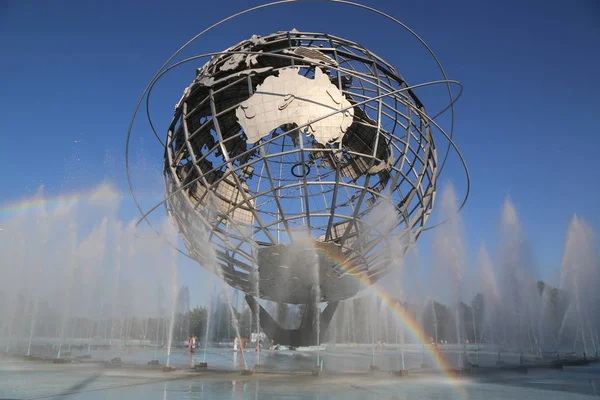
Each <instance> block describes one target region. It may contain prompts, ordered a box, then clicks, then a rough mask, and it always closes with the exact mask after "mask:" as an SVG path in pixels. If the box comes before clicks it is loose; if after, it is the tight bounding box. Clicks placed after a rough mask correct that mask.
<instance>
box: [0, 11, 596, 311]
mask: <svg viewBox="0 0 600 400" xmlns="http://www.w3.org/2000/svg"><path fill="white" fill-rule="evenodd" d="M363 3H364V4H368V5H371V6H375V7H377V8H379V9H381V10H382V11H385V12H387V13H389V14H391V15H393V16H395V17H397V18H398V19H400V20H401V21H403V22H404V23H406V24H407V25H408V26H410V27H411V28H412V29H414V30H415V31H416V32H417V33H418V34H419V35H421V37H422V38H423V39H425V40H426V41H427V43H428V44H429V45H430V46H431V48H432V49H433V50H434V51H435V52H436V53H437V55H438V57H439V58H440V60H441V62H442V64H443V65H444V68H445V69H446V71H447V73H448V75H449V77H450V79H456V80H458V81H460V82H461V83H462V84H463V85H464V87H465V92H464V95H463V97H462V98H461V99H460V100H459V102H458V103H457V108H456V113H457V114H456V118H457V120H456V121H457V122H456V131H455V134H456V137H455V138H456V142H457V144H458V146H459V147H460V149H461V151H462V152H463V155H464V157H465V158H466V160H467V163H468V166H469V170H470V172H471V178H472V189H471V196H470V199H469V202H468V204H467V207H466V209H465V210H464V212H463V214H462V217H463V221H464V224H465V227H466V230H467V233H468V247H469V249H470V252H471V253H472V254H475V253H476V250H477V248H478V246H479V244H480V243H481V242H482V241H485V242H486V243H488V245H489V247H491V248H492V253H493V247H494V245H495V243H496V242H497V239H498V234H497V232H498V226H499V223H500V213H501V209H502V204H503V202H504V200H505V199H506V197H507V196H510V197H511V198H512V200H513V202H514V204H515V206H516V209H517V212H518V213H519V216H520V218H521V220H522V223H523V226H524V229H525V231H526V232H527V235H528V237H529V239H530V241H531V245H532V247H533V252H534V255H535V263H536V269H537V270H538V271H539V275H540V277H541V278H543V279H548V280H551V281H554V282H555V283H556V278H557V268H558V266H559V264H560V259H561V255H562V249H563V241H564V237H565V233H566V229H567V225H568V222H569V219H570V218H571V217H572V215H573V214H574V213H577V214H578V215H580V216H582V217H583V218H584V219H586V220H587V221H588V222H589V223H590V224H591V225H592V226H593V227H594V228H595V229H596V230H598V228H599V227H600V212H599V211H598V204H599V203H600V179H599V175H600V166H599V164H598V149H599V147H600V128H599V125H598V117H599V114H600V100H599V93H600V80H599V74H600V51H599V49H600V3H599V2H597V1H595V0H575V1H570V2H566V1H557V0H528V1H522V0H506V1H502V2H498V1H481V0H456V1H433V0H418V1H417V0H411V1H364V2H363ZM206 4H210V6H206ZM257 4H259V3H258V2H256V1H249V2H246V1H239V0H235V1H229V0H224V1H220V2H204V1H196V2H158V1H123V0H121V1H101V2H100V1H97V2H86V1H70V0H61V1H43V2H42V1H35V2H34V1H6V0H0V49H1V54H2V56H1V57H0V110H1V111H0V134H1V137H2V145H1V146H0V159H1V160H2V162H3V165H4V167H3V172H2V173H0V204H8V203H12V202H15V201H19V199H22V198H25V197H28V196H31V195H33V194H34V193H35V191H36V189H37V188H38V187H39V186H40V185H41V184H43V185H45V191H46V193H47V195H48V196H50V197H52V196H56V195H59V194H61V193H77V192H82V191H86V190H89V189H90V188H92V187H93V186H95V185H97V184H99V183H101V182H103V181H110V182H112V184H113V185H114V186H115V187H116V188H118V190H119V191H122V192H123V203H122V207H121V214H122V215H121V218H123V219H125V220H130V219H132V218H134V217H136V216H137V214H136V212H137V211H136V210H135V209H134V207H133V202H132V201H131V199H130V197H129V195H128V194H127V183H126V179H125V170H124V152H125V136H126V132H127V127H128V123H129V119H130V118H131V113H132V111H133V108H134V106H135V103H136V102H137V99H138V97H139V96H140V94H141V92H142V90H143V89H144V87H145V85H146V84H147V82H148V81H149V79H150V78H151V77H152V75H153V74H154V72H156V70H157V69H158V68H159V67H160V65H161V64H162V63H163V62H164V61H165V60H166V59H167V58H168V57H169V56H170V55H171V53H173V51H175V50H176V49H177V48H178V47H179V46H180V45H182V44H183V43H185V42H186V41H187V40H188V39H189V38H191V37H192V36H194V35H195V34H196V33H198V32H200V31H201V30H202V29H204V28H206V27H207V26H209V25H210V24H212V23H213V22H216V21H217V20H220V19H221V18H224V17H226V16H228V15H230V14H232V13H234V12H237V11H240V10H242V9H245V8H248V7H250V6H254V5H257ZM292 28H297V29H299V30H307V31H311V30H313V31H325V32H328V33H332V34H336V35H338V36H342V37H345V38H347V39H350V40H354V41H357V42H359V43H361V44H363V45H364V46H366V47H367V48H369V49H371V50H372V51H373V52H375V53H376V54H378V55H379V56H381V57H382V58H384V59H386V60H387V61H389V62H390V63H391V64H393V65H395V66H396V67H397V69H398V70H399V71H400V73H401V74H402V75H403V76H404V78H405V79H406V80H407V81H408V82H409V83H411V84H416V83H420V82H424V81H427V80H435V79H440V78H441V77H440V75H439V73H437V72H436V70H435V65H433V62H432V61H431V59H429V58H428V57H427V54H426V53H425V52H424V51H423V49H422V48H420V47H419V45H418V43H417V42H416V41H415V39H414V38H412V37H411V36H409V35H408V34H407V33H406V32H405V31H402V30H401V29H399V28H398V27H397V26H395V25H394V24H393V23H391V22H389V21H385V20H382V19H381V18H379V17H376V16H374V15H372V14H369V13H368V12H365V11H361V10H358V9H354V8H352V7H349V6H344V5H331V4H323V3H321V2H304V3H301V4H291V5H283V6H278V7H275V8H272V9H269V10H265V11H259V12H257V13H254V14H252V15H251V16H245V17H242V18H239V19H237V20H235V21H234V22H230V23H227V24H225V25H223V26H222V27H220V28H218V29H217V30H215V31H213V32H211V33H210V34H208V35H207V36H205V37H204V38H202V39H200V40H199V41H198V42H196V43H195V44H194V45H193V46H191V47H190V48H189V49H188V50H186V52H184V54H183V56H190V55H194V54H198V53H205V52H210V51H219V50H222V49H224V48H226V47H229V46H230V45H232V44H234V43H237V42H239V41H241V40H244V39H246V38H248V37H250V36H251V35H252V34H253V33H257V34H263V35H264V34H269V33H272V32H274V31H277V30H288V29H292ZM200 65H201V63H200V62H198V63H197V64H193V63H192V64H187V65H185V66H183V67H182V68H180V69H179V70H177V71H176V72H175V73H173V74H171V75H169V76H168V77H167V79H165V80H164V81H163V82H162V83H161V84H160V85H158V86H157V87H156V89H155V92H154V93H153V101H152V110H153V113H154V117H155V123H156V126H157V128H158V130H159V133H161V134H163V135H164V133H165V132H166V128H167V125H168V123H169V121H170V118H171V117H172V115H173V107H174V105H175V103H176V102H177V101H178V100H179V98H180V96H181V93H182V90H183V89H184V88H185V87H186V86H187V85H188V84H189V82H191V80H192V79H193V77H194V73H195V68H197V67H199V66H200ZM443 95H444V92H443V90H437V91H426V92H424V94H423V96H424V97H425V98H426V99H429V101H430V103H426V105H432V108H433V109H435V108H436V106H438V105H441V104H442V103H443V100H445V99H444V98H443ZM133 146H134V152H133V167H134V169H135V171H134V172H135V174H134V178H135V179H136V188H137V189H138V190H139V191H140V193H142V197H143V199H144V201H145V202H146V203H147V204H150V203H151V202H152V200H156V199H160V197H161V196H162V188H161V186H160V182H159V179H158V178H159V177H160V169H161V158H162V151H161V149H160V146H158V145H157V144H156V143H155V141H153V136H152V134H151V132H150V130H149V129H148V127H147V125H146V124H145V123H144V118H143V116H142V118H140V119H139V120H138V123H136V125H135V131H134V137H133ZM441 179H442V181H452V182H453V183H454V184H455V186H456V187H457V191H458V193H459V194H460V193H462V190H464V177H463V175H462V173H461V171H460V168H459V164H458V162H457V158H456V157H451V160H450V164H449V166H448V168H447V170H445V172H444V175H443V176H442V178H441ZM3 217H6V215H5V216H3ZM430 241H431V235H428V234H424V235H423V236H422V237H421V239H420V245H419V246H420V248H421V250H422V252H425V253H427V250H428V248H429V245H428V243H429V242H430ZM182 268H183V270H184V275H183V276H184V279H187V280H191V281H194V280H196V279H202V277H203V276H204V275H203V273H201V272H198V268H197V267H196V266H195V265H193V264H192V263H190V262H187V263H184V264H183V267H182ZM190 286H192V287H193V285H190ZM193 292H194V291H193V290H192V302H193V303H194V302H199V301H201V297H200V296H201V295H200V294H194V293H193Z"/></svg>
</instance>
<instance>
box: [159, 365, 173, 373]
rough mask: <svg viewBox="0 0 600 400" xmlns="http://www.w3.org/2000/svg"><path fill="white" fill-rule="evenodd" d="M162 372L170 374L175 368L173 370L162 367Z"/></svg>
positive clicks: (168, 367)
mask: <svg viewBox="0 0 600 400" xmlns="http://www.w3.org/2000/svg"><path fill="white" fill-rule="evenodd" d="M162 371H163V372H172V371H175V368H173V367H171V366H164V367H162Z"/></svg>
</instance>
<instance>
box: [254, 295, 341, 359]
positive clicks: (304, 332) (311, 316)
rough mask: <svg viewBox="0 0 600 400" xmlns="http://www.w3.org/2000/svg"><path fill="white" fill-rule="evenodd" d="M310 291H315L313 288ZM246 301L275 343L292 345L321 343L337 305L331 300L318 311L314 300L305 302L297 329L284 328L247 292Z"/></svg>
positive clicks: (315, 344)
mask: <svg viewBox="0 0 600 400" xmlns="http://www.w3.org/2000/svg"><path fill="white" fill-rule="evenodd" d="M312 291H313V292H315V293H316V291H315V289H313V290H312ZM246 302H247V303H248V306H249V307H250V309H251V310H252V312H253V313H254V314H256V313H257V312H258V313H259V319H260V326H261V328H262V330H263V332H265V334H266V335H267V336H268V337H269V338H271V339H272V340H274V341H275V343H278V344H281V345H284V346H292V347H300V346H317V345H319V344H321V343H323V342H324V341H325V338H326V334H327V330H328V328H329V324H330V322H331V319H332V318H333V315H334V314H335V310H336V308H337V305H338V302H337V301H332V302H329V303H328V304H327V306H326V307H325V309H324V310H323V311H320V309H319V308H318V307H317V304H316V302H314V303H312V304H306V305H305V309H304V315H303V316H302V322H301V323H300V326H299V327H298V329H285V328H283V327H282V326H281V325H280V324H279V323H278V322H277V321H275V319H273V317H271V315H269V313H268V312H267V311H266V310H265V309H264V308H263V306H261V305H260V304H259V303H258V301H256V299H255V298H254V297H253V296H251V295H249V294H247V295H246ZM316 318H319V336H318V337H317V329H316V328H317V324H315V323H314V322H315V321H316Z"/></svg>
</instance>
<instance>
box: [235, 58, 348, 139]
mask: <svg viewBox="0 0 600 400" xmlns="http://www.w3.org/2000/svg"><path fill="white" fill-rule="evenodd" d="M299 72H300V70H299V68H293V67H290V68H283V69H280V70H279V75H278V76H274V75H273V76H269V77H268V78H267V79H265V81H264V82H263V83H262V84H261V85H258V86H257V88H256V92H255V93H254V94H253V95H252V96H251V97H250V98H249V99H248V100H246V101H244V102H242V103H241V104H240V106H239V107H238V108H237V109H236V111H235V115H236V117H237V119H238V122H239V123H240V125H241V126H242V128H243V129H244V132H245V133H246V136H247V138H248V143H256V142H258V141H259V140H260V139H261V138H263V137H266V136H267V135H269V133H270V132H271V131H272V130H273V129H276V128H278V127H279V126H281V125H283V124H296V125H298V126H300V127H302V126H305V125H306V127H307V129H306V130H305V132H306V133H307V134H308V135H312V136H313V137H314V138H315V140H316V141H317V142H319V143H321V144H323V145H325V144H328V143H335V142H339V141H341V140H342V138H343V136H344V134H345V133H346V130H347V129H348V128H349V127H350V125H352V121H353V119H354V109H353V108H352V105H351V104H350V102H349V101H348V100H347V99H346V97H344V95H343V94H342V92H340V90H339V89H338V88H337V86H335V85H333V84H332V83H331V82H330V81H329V77H328V76H327V75H326V74H325V73H323V72H322V71H321V70H320V69H319V68H318V67H316V68H315V77H314V78H313V79H310V78H306V77H304V76H302V75H299ZM341 110H344V111H341ZM336 111H337V112H336ZM326 116H327V117H326ZM323 117H326V118H323ZM307 124H308V125H307ZM301 130H304V129H301Z"/></svg>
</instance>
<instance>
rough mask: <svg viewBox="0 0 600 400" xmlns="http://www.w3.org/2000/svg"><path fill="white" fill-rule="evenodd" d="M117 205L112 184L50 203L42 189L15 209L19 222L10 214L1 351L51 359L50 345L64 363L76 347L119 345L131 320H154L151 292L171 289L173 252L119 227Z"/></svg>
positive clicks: (1, 236) (2, 269)
mask: <svg viewBox="0 0 600 400" xmlns="http://www.w3.org/2000/svg"><path fill="white" fill-rule="evenodd" d="M120 203H121V197H120V196H119V194H118V193H117V192H116V191H115V190H114V188H112V187H111V186H110V185H107V184H102V185H99V186H98V187H96V188H94V190H92V191H91V192H89V193H86V194H84V195H74V196H63V197H56V198H52V199H49V200H48V199H47V198H46V197H45V195H44V192H43V190H42V189H40V191H38V193H36V195H35V196H33V197H32V198H30V199H25V200H24V201H22V202H20V203H18V204H16V205H14V206H13V207H14V209H15V210H17V212H16V215H14V216H10V217H9V216H7V214H5V219H3V220H2V222H1V228H2V229H1V230H0V252H1V254H2V255H3V263H2V264H0V277H1V279H0V299H1V301H0V302H1V305H0V320H1V323H0V342H1V343H2V344H1V346H2V348H3V350H4V351H6V352H10V353H14V354H23V355H27V356H33V355H36V354H37V355H39V354H40V352H41V353H44V354H45V355H46V356H50V354H49V353H48V351H49V350H48V349H47V348H46V347H45V344H48V343H51V344H52V345H53V347H54V353H53V354H54V355H53V357H54V358H63V356H64V355H65V354H66V352H67V351H69V350H70V349H71V348H72V345H73V344H74V343H79V346H78V347H82V348H83V345H82V344H83V343H84V342H87V346H86V347H87V353H88V354H89V353H90V350H91V348H92V345H94V346H96V345H95V344H94V343H98V340H101V339H103V340H104V341H105V342H106V343H110V342H112V341H113V339H114V338H115V337H116V336H117V335H118V336H119V337H122V333H120V331H119V329H118V328H119V327H120V329H121V331H123V330H124V329H126V330H127V331H128V330H129V329H130V327H131V324H130V323H128V319H129V318H130V317H133V316H135V317H138V318H139V317H141V318H142V319H145V320H146V321H148V319H152V318H156V317H157V314H156V311H155V308H153V307H151V304H152V303H154V302H155V300H154V299H156V295H155V293H152V292H154V291H155V289H153V288H156V287H157V285H160V284H161V283H165V284H166V283H168V282H171V271H170V270H169V269H167V270H166V271H165V269H164V268H163V266H164V265H165V260H166V258H168V257H167V254H168V252H169V249H170V247H169V246H168V245H165V243H164V241H163V240H162V239H161V238H157V237H151V236H150V235H148V232H146V231H145V230H144V229H143V228H142V229H139V230H137V231H136V228H135V225H134V224H124V223H123V222H121V221H119V220H118V218H117V214H118V211H119V209H120ZM136 235H139V236H141V237H137V236H136ZM145 236H150V237H145ZM122 249H127V251H122ZM101 327H104V328H101ZM128 335H129V334H127V335H126V336H128ZM140 343H141V340H140ZM113 344H114V343H113Z"/></svg>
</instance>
